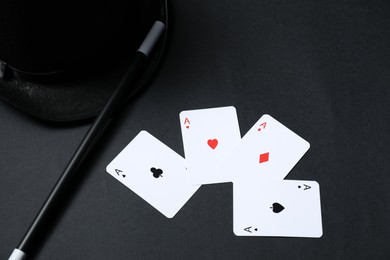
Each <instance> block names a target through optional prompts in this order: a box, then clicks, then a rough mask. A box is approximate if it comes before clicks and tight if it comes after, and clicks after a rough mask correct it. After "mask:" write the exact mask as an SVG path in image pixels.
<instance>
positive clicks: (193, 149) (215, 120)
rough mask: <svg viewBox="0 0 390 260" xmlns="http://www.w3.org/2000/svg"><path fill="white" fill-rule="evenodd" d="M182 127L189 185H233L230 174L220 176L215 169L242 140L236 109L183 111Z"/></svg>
mask: <svg viewBox="0 0 390 260" xmlns="http://www.w3.org/2000/svg"><path fill="white" fill-rule="evenodd" d="M180 126H181V132H182V136H183V145H184V153H185V158H186V161H187V166H188V172H189V181H190V183H192V184H209V183H220V182H229V181H231V176H229V175H228V174H227V173H223V172H220V173H217V172H216V166H217V164H218V163H219V162H220V161H221V160H222V159H223V158H224V157H225V156H226V155H227V154H228V153H229V152H230V151H231V150H232V148H234V147H235V146H236V145H237V144H238V142H239V141H240V139H241V134H240V129H239V126H238V119H237V112H236V109H235V108H234V107H232V106H230V107H220V108H209V109H198V110H189V111H183V112H181V113H180Z"/></svg>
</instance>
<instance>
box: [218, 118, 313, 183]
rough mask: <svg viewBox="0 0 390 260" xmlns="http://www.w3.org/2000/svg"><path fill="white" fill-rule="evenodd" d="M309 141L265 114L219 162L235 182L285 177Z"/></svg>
mask: <svg viewBox="0 0 390 260" xmlns="http://www.w3.org/2000/svg"><path fill="white" fill-rule="evenodd" d="M309 147H310V144H309V143H308V142H307V141H305V140H304V139H303V138H301V137H300V136H298V135H297V134H295V133H294V132H292V131H291V130H290V129H288V128H287V127H285V126H284V125H282V124H281V123H279V122H278V121H276V120H275V119H274V118H272V117H271V116H270V115H263V116H262V117H261V118H260V119H259V121H257V123H256V124H255V125H254V126H253V127H252V128H251V129H250V130H249V131H248V133H247V134H246V135H245V136H244V137H243V138H242V139H241V141H240V143H239V145H238V146H237V147H236V148H235V149H234V150H233V152H231V153H230V154H229V155H228V156H227V157H226V158H225V159H224V160H223V161H222V162H221V163H220V164H219V165H218V172H222V173H229V175H231V176H233V182H237V181H246V180H250V181H255V180H258V179H260V180H261V181H265V180H282V179H284V178H285V177H286V175H287V174H288V173H289V172H290V171H291V169H292V168H293V167H294V166H295V164H297V162H298V161H299V160H300V159H301V158H302V156H303V155H304V154H305V153H306V151H307V150H308V149H309Z"/></svg>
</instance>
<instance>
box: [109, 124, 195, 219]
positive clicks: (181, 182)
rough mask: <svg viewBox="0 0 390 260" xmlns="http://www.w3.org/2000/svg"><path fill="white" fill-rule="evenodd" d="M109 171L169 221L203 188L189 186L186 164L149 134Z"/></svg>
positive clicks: (133, 143) (122, 154) (127, 149)
mask: <svg viewBox="0 0 390 260" xmlns="http://www.w3.org/2000/svg"><path fill="white" fill-rule="evenodd" d="M106 170H107V172H108V173H109V174H111V175H112V176H113V177H114V178H116V179H117V180H119V181H120V182H121V183H123V184H124V185H125V186H126V187H128V188H129V189H131V190H132V191H133V192H135V193H136V194H137V195H138V196H140V197H141V198H143V199H144V200H145V201H147V202H148V203H149V204H150V205H152V206H153V207H154V208H156V209H157V210H158V211H160V212H161V213H162V214H164V215H165V216H166V217H168V218H172V217H173V216H174V215H175V214H176V213H177V212H178V211H179V210H180V209H181V208H182V207H183V206H184V204H185V203H186V202H187V201H188V200H189V199H190V198H191V196H192V195H193V194H194V193H195V192H196V191H197V190H198V188H199V187H200V186H193V185H190V184H189V183H188V181H187V177H186V162H185V160H184V159H183V158H182V157H181V156H180V155H178V154H177V153H175V152H174V151H173V150H171V149H170V148H169V147H167V146H166V145H165V144H163V143H162V142H160V141H159V140H157V139H156V138H155V137H153V136H152V135H151V134H149V133H148V132H146V131H141V132H140V133H139V134H138V135H137V136H136V137H135V138H134V139H133V140H132V141H131V142H130V143H129V144H128V145H127V146H126V147H125V149H123V151H122V152H120V153H119V154H118V156H117V157H116V158H115V159H114V160H113V161H112V162H111V163H110V164H109V165H108V166H107V169H106Z"/></svg>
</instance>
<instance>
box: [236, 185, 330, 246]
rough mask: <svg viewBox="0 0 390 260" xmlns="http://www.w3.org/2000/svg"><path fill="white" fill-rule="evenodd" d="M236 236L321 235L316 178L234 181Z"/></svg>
mask: <svg viewBox="0 0 390 260" xmlns="http://www.w3.org/2000/svg"><path fill="white" fill-rule="evenodd" d="M233 226H234V228H233V229H234V233H235V234H236V235H237V236H278V237H315V238H318V237H321V236H322V219H321V203H320V188H319V185H318V183H317V182H315V181H296V180H283V181H277V182H267V183H261V184H259V183H256V182H247V183H245V182H240V183H233Z"/></svg>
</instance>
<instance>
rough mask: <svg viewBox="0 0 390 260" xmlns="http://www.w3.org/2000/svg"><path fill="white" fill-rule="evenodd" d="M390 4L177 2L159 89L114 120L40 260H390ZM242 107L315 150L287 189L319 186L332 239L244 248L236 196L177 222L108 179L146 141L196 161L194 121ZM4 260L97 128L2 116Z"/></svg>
mask: <svg viewBox="0 0 390 260" xmlns="http://www.w3.org/2000/svg"><path fill="white" fill-rule="evenodd" d="M389 7H390V6H389V4H388V1H310V0H307V1H287V0H286V1H280V0H279V1H278V0H274V1H258V0H241V1H231V0H230V1H226V0H225V1H224V0H220V1H207V0H200V1H188V0H180V1H179V0H174V1H170V19H171V20H170V22H171V25H172V26H171V28H170V29H171V33H172V34H171V41H170V46H169V50H168V53H167V56H166V59H165V62H164V64H163V66H162V69H161V71H160V73H159V74H158V77H157V78H156V79H155V81H154V82H153V84H152V85H151V87H150V88H149V89H148V90H146V91H145V92H144V93H143V94H142V95H141V96H140V97H139V99H137V100H136V101H135V102H133V103H132V104H130V105H128V106H126V107H125V108H124V109H123V110H122V111H121V113H120V114H119V115H118V117H117V118H116V119H115V120H114V121H113V123H112V125H111V128H110V129H109V130H108V131H107V132H106V135H105V136H104V137H103V138H102V140H101V142H100V143H99V144H98V146H97V147H96V149H95V153H94V154H93V156H92V157H91V158H90V159H89V160H88V163H87V164H86V166H85V167H83V169H82V171H80V173H79V174H80V175H82V176H83V177H82V178H80V181H79V183H80V185H78V186H76V187H75V190H74V191H73V192H72V193H70V195H71V196H72V200H71V201H70V202H69V203H68V204H67V205H64V208H65V209H66V210H64V212H62V213H61V217H60V219H59V220H58V221H57V225H56V226H55V228H54V229H53V231H52V232H50V233H49V235H48V237H47V240H46V242H45V243H44V244H43V246H42V247H41V248H40V249H38V250H37V252H36V253H35V255H34V256H35V257H36V258H37V259H388V258H389V257H390V249H389V247H388V243H389V239H390V235H389V233H390V228H389V226H390V225H389V217H390V214H389V213H390V210H389V205H390V177H389V176H390V158H389V154H390V148H389V143H390V137H389V132H390V123H389V119H390V118H389V115H390V112H389V103H390V88H389V85H390V61H389V60H390V27H389V25H390V18H389V17H390V16H389V11H390V8H389ZM227 105H233V106H235V107H236V109H237V112H238V118H239V123H240V129H241V134H242V135H244V134H245V133H246V131H247V130H248V129H249V128H250V127H251V126H252V125H253V124H254V123H255V122H256V121H257V120H258V118H260V116H261V115H263V114H265V113H268V114H270V115H272V116H273V117H275V118H276V119H278V120H279V121H281V122H282V123H283V124H285V125H286V126H287V127H289V128H290V129H292V130H293V131H295V132H296V133H298V134H299V135H300V136H302V137H303V138H305V139H306V140H308V141H309V142H310V144H311V148H310V150H309V151H308V153H307V154H306V155H305V156H304V157H303V158H302V160H301V161H300V162H299V163H298V164H297V165H296V167H295V168H294V169H293V170H292V171H291V172H290V174H289V175H288V176H287V178H288V179H307V180H316V181H318V182H319V183H320V186H321V203H322V218H323V230H324V234H323V236H322V238H320V239H303V238H264V237H236V236H235V235H234V234H233V232H232V184H231V183H227V184H218V185H207V186H203V187H201V188H200V189H199V190H198V192H197V193H196V194H195V195H194V196H193V197H192V198H191V199H190V201H189V202H188V203H187V204H186V205H185V206H184V207H183V208H182V209H181V210H180V211H179V213H178V214H177V215H176V216H175V217H174V218H173V219H167V218H165V217H164V216H163V215H161V214H160V213H159V212H157V211H156V210H155V209H153V208H152V207H151V206H149V205H148V204H147V203H146V202H144V201H143V200H142V199H140V198H139V197H137V196H136V195H135V194H134V193H132V192H131V191H130V190H128V189H127V188H126V187H125V186H123V185H122V184H120V183H119V182H118V181H116V180H115V179H114V178H112V177H111V176H110V175H109V174H107V173H106V172H105V167H106V165H107V164H108V163H109V162H110V161H111V160H112V159H113V158H114V156H116V155H117V154H118V153H119V152H120V151H121V150H122V149H123V148H124V147H125V146H126V145H127V143H128V142H129V141H130V140H131V139H132V138H133V137H134V136H135V135H136V134H137V133H138V132H139V131H140V130H143V129H145V130H147V131H149V132H150V133H151V134H153V135H154V136H156V137H157V138H158V139H160V140H161V141H162V142H164V143H165V144H167V145H168V146H169V147H171V148H172V149H173V150H175V151H176V152H178V153H179V154H180V155H184V153H183V147H182V142H181V133H180V127H179V120H178V118H179V117H178V115H179V113H180V112H181V111H182V110H186V109H196V108H208V107H218V106H227ZM0 122H1V123H0V135H1V138H0V147H1V149H0V169H1V170H0V174H1V175H0V176H1V181H0V212H1V213H0V225H1V226H0V258H1V259H6V258H7V257H8V256H9V255H10V254H11V252H12V250H13V248H14V247H15V246H16V245H17V243H18V241H19V239H20V238H21V236H22V235H23V233H24V232H25V230H26V229H27V227H28V225H29V224H30V222H31V220H32V218H33V217H34V216H35V214H36V213H37V210H38V209H39V207H40V206H41V204H42V202H43V200H44V199H45V197H46V196H47V194H48V192H49V191H50V189H51V187H52V186H53V184H54V183H55V181H56V179H57V178H58V177H59V175H60V174H61V172H62V170H63V168H64V167H65V166H66V164H67V162H68V160H69V159H70V156H71V155H72V154H73V152H74V150H75V149H76V148H77V146H78V144H79V142H80V141H81V139H82V137H83V136H84V134H85V133H86V131H87V129H88V127H89V123H83V124H72V125H53V124H47V123H44V122H41V121H38V120H35V119H32V118H30V117H28V116H26V115H24V114H22V113H20V112H19V111H17V110H15V109H13V108H11V107H9V106H8V105H7V104H5V103H3V102H2V103H0Z"/></svg>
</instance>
